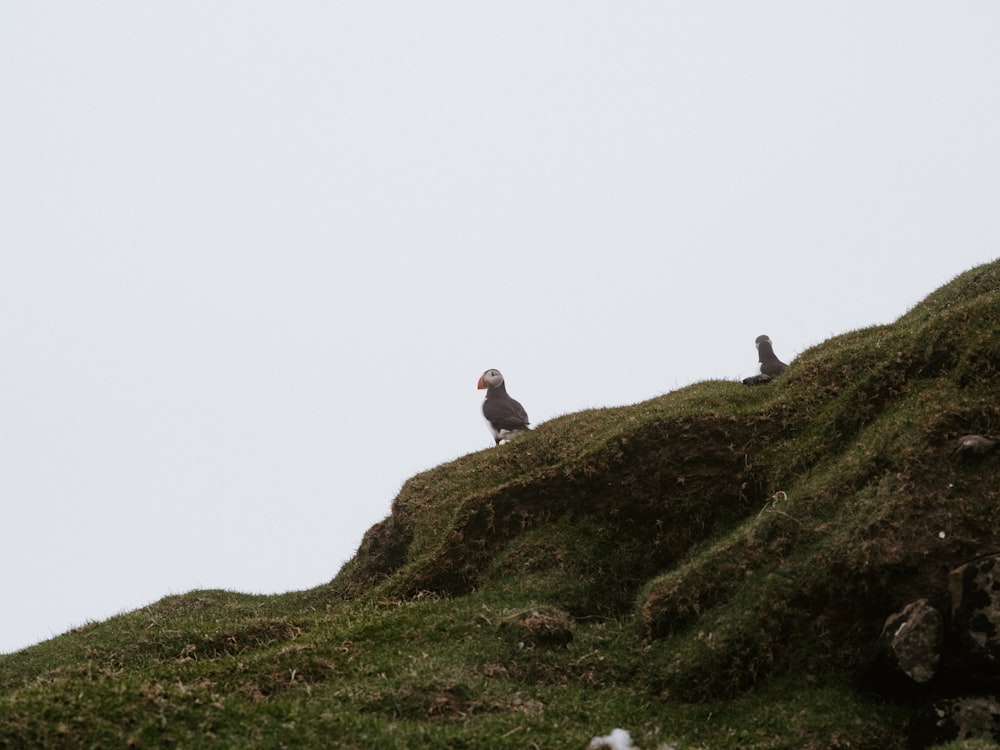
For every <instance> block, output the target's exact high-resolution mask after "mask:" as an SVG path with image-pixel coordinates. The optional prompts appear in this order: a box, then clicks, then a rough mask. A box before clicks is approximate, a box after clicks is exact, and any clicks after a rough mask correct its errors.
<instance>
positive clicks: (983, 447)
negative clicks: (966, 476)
mask: <svg viewBox="0 0 1000 750" xmlns="http://www.w3.org/2000/svg"><path fill="white" fill-rule="evenodd" d="M996 445H997V441H996V440H991V439H990V438H987V437H983V436H982V435H962V437H960V438H959V439H958V440H957V441H956V444H955V451H956V452H957V453H961V454H965V455H968V456H982V455H984V454H986V453H989V452H990V451H991V450H993V449H994V448H995V447H996Z"/></svg>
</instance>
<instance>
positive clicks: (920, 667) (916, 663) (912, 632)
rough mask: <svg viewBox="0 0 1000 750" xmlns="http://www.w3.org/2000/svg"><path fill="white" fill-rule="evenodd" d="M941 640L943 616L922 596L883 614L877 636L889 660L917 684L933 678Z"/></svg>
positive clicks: (938, 658)
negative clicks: (884, 619) (884, 618)
mask: <svg viewBox="0 0 1000 750" xmlns="http://www.w3.org/2000/svg"><path fill="white" fill-rule="evenodd" d="M943 640H944V618H943V617H942V616H941V613H940V612H938V611H937V609H935V608H934V607H932V606H931V605H930V604H929V603H928V601H927V600H926V599H917V600H916V601H915V602H910V603H909V604H907V605H906V606H905V607H903V609H902V610H901V611H899V612H897V613H895V614H893V615H890V616H889V617H887V618H886V621H885V625H884V626H883V628H882V636H881V638H880V641H881V643H882V644H883V648H885V649H886V651H887V655H888V656H889V663H890V664H892V665H894V666H895V668H896V669H898V670H899V671H900V672H902V674H904V675H905V676H906V677H908V678H910V679H911V680H913V681H914V682H916V683H918V684H923V683H927V682H930V681H931V680H932V679H933V678H934V675H935V673H936V672H937V668H938V664H939V663H940V661H941V643H942V641H943Z"/></svg>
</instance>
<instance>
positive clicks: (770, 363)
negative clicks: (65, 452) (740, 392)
mask: <svg viewBox="0 0 1000 750" xmlns="http://www.w3.org/2000/svg"><path fill="white" fill-rule="evenodd" d="M754 344H755V345H756V346H757V359H758V360H760V375H754V376H753V377H751V378H744V380H743V383H744V385H758V384H760V383H766V382H768V381H769V380H771V378H774V377H777V376H778V375H780V374H781V373H783V372H784V371H785V368H786V367H788V365H786V364H785V363H784V362H782V361H781V360H780V359H778V356H777V355H776V354H775V353H774V346H772V344H771V339H770V337H769V336H765V335H760V336H758V337H757V338H756V339H755V340H754Z"/></svg>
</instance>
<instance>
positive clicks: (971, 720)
mask: <svg viewBox="0 0 1000 750" xmlns="http://www.w3.org/2000/svg"><path fill="white" fill-rule="evenodd" d="M952 740H994V741H996V740H1000V703H998V702H997V699H996V698H994V697H991V696H989V697H987V696H979V697H965V698H949V699H947V700H940V701H936V702H934V703H932V704H930V705H929V706H927V708H925V709H924V710H923V711H921V712H920V713H918V714H917V715H916V716H915V717H914V719H913V721H912V722H911V724H910V747H911V748H913V750H922V749H923V748H927V747H931V746H932V745H938V744H942V743H945V742H951V741H952Z"/></svg>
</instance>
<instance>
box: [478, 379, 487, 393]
mask: <svg viewBox="0 0 1000 750" xmlns="http://www.w3.org/2000/svg"><path fill="white" fill-rule="evenodd" d="M484 388H486V383H484V382H483V376H482V375H480V376H479V382H478V383H476V390H479V391H481V390H483V389H484Z"/></svg>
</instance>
